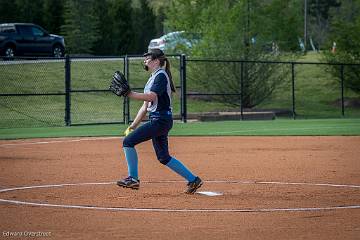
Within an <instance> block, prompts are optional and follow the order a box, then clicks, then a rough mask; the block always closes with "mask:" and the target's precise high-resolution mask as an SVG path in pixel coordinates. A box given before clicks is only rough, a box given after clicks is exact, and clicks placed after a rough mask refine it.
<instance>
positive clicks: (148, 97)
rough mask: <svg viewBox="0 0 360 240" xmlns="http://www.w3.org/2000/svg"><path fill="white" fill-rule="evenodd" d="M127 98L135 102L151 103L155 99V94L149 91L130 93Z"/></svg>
mask: <svg viewBox="0 0 360 240" xmlns="http://www.w3.org/2000/svg"><path fill="white" fill-rule="evenodd" d="M127 96H128V97H129V98H132V99H135V100H141V101H146V102H153V101H155V100H156V99H157V94H156V93H154V92H151V91H150V92H148V93H139V92H134V91H131V92H130V93H129V94H128V95H127Z"/></svg>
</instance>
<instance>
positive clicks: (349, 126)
mask: <svg viewBox="0 0 360 240" xmlns="http://www.w3.org/2000/svg"><path fill="white" fill-rule="evenodd" d="M351 127H360V125H359V124H356V125H347V126H324V127H322V126H318V127H313V128H266V129H248V130H234V131H223V132H214V134H217V135H218V134H230V133H247V132H272V131H292V130H294V131H311V130H319V129H343V128H351Z"/></svg>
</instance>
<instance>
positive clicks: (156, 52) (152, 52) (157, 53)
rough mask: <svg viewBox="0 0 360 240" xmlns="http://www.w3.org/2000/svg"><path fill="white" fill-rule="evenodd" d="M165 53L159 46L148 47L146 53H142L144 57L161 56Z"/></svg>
mask: <svg viewBox="0 0 360 240" xmlns="http://www.w3.org/2000/svg"><path fill="white" fill-rule="evenodd" d="M164 55H165V54H164V52H163V51H161V49H159V48H152V49H149V50H148V52H147V53H144V57H147V56H151V58H152V59H157V58H160V57H163V56H164Z"/></svg>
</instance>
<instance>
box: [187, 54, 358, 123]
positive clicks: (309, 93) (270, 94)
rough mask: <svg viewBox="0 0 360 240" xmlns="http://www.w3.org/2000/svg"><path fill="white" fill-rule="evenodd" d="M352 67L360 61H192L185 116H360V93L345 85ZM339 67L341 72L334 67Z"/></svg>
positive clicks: (257, 117)
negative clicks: (358, 104) (353, 62)
mask: <svg viewBox="0 0 360 240" xmlns="http://www.w3.org/2000/svg"><path fill="white" fill-rule="evenodd" d="M352 66H357V67H359V66H360V65H346V64H333V65H330V64H326V63H310V62H270V61H266V62H263V61H227V60H222V61H221V60H205V59H188V60H187V61H186V84H187V91H186V96H187V100H186V102H187V104H186V105H187V115H188V117H192V116H200V119H203V120H221V119H223V120H226V119H227V120H236V119H274V118H297V119H301V118H302V119H306V118H339V117H359V116H360V109H359V106H356V102H358V101H359V94H358V93H356V92H355V91H353V90H351V89H350V88H347V87H346V82H347V80H349V79H348V78H349V76H350V74H349V72H350V71H351V69H350V67H352ZM341 68H343V75H341V74H340V70H339V71H336V69H341ZM334 69H335V72H334ZM337 72H339V73H337ZM346 73H348V75H347V74H346Z"/></svg>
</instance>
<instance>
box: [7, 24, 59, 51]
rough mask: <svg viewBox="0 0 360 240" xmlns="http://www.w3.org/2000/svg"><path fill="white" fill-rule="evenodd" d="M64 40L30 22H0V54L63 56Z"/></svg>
mask: <svg viewBox="0 0 360 240" xmlns="http://www.w3.org/2000/svg"><path fill="white" fill-rule="evenodd" d="M64 51H65V42H64V38H63V37H62V36H57V35H53V34H49V33H48V32H47V31H46V30H44V29H43V28H42V27H40V26H38V25H35V24H31V23H4V24H0V55H1V56H6V57H9V58H11V57H14V56H20V55H32V56H40V55H43V56H44V55H46V56H52V57H62V56H64Z"/></svg>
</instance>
